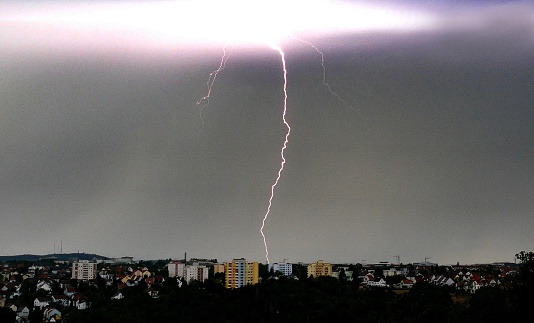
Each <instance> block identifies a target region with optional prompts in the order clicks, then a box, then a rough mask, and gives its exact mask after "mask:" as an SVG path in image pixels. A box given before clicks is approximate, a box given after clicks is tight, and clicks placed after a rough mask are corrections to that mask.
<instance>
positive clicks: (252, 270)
mask: <svg viewBox="0 0 534 323" xmlns="http://www.w3.org/2000/svg"><path fill="white" fill-rule="evenodd" d="M224 276H225V278H226V282H225V287H226V288H240V287H243V286H245V285H254V284H257V283H258V277H259V266H258V263H257V262H248V261H246V260H245V259H244V258H241V259H234V260H233V261H231V262H225V263H224Z"/></svg>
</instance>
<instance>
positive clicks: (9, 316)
mask: <svg viewBox="0 0 534 323" xmlns="http://www.w3.org/2000/svg"><path fill="white" fill-rule="evenodd" d="M16 317H17V314H15V312H13V311H12V310H11V309H10V308H9V307H0V322H15V319H16Z"/></svg>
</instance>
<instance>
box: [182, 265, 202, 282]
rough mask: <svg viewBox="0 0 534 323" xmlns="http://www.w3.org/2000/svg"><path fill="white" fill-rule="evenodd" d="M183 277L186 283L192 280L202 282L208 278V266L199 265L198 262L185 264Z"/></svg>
mask: <svg viewBox="0 0 534 323" xmlns="http://www.w3.org/2000/svg"><path fill="white" fill-rule="evenodd" d="M185 279H186V281H187V282H188V283H189V282H192V281H193V280H196V281H199V282H204V281H205V280H206V279H208V267H206V266H200V265H198V264H194V265H189V266H186V268H185Z"/></svg>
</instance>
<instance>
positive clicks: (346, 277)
mask: <svg viewBox="0 0 534 323" xmlns="http://www.w3.org/2000/svg"><path fill="white" fill-rule="evenodd" d="M521 255H523V256H525V255H526V256H529V257H531V258H532V253H524V252H523V253H522V254H518V257H519V256H521ZM526 256H525V257H526ZM525 257H523V258H521V257H519V259H520V260H522V262H521V261H520V262H519V263H507V262H502V263H490V264H471V265H468V264H456V265H446V266H443V265H439V264H437V263H432V262H428V261H425V262H421V263H410V264H402V263H392V262H378V263H364V264H362V263H357V264H332V263H327V262H324V261H322V260H317V261H315V262H313V263H302V262H298V263H290V262H274V263H270V264H262V263H258V262H252V261H247V260H246V259H244V258H236V259H232V260H228V261H223V262H219V261H217V259H197V258H191V259H187V255H184V258H182V259H167V260H150V261H145V260H134V258H132V257H121V258H113V259H110V258H106V257H102V256H98V255H88V254H79V253H78V254H68V255H63V254H52V255H47V256H41V257H39V256H32V255H23V256H10V257H1V258H0V265H1V272H0V310H1V312H0V313H1V316H0V322H9V321H12V322H67V321H69V322H72V321H80V319H79V318H80V317H83V316H84V312H85V313H87V311H89V310H90V309H91V308H92V307H94V306H96V307H99V306H100V307H102V306H103V304H106V303H111V302H119V303H120V302H121V301H123V300H124V299H127V298H128V297H144V298H146V299H158V298H160V297H165V293H169V290H171V289H172V288H174V289H175V290H179V289H184V288H186V286H197V287H198V288H201V289H205V288H206V286H211V287H210V288H215V289H214V290H218V291H219V292H221V293H222V291H221V290H220V288H223V289H225V290H239V289H243V288H248V287H250V286H255V285H258V284H259V285H262V284H277V283H279V282H282V281H284V282H288V281H294V282H299V281H301V282H302V281H309V282H311V281H316V280H318V279H322V280H326V281H328V280H330V279H334V280H335V281H338V282H339V284H345V285H344V286H351V287H350V288H353V289H354V290H355V291H366V290H380V289H383V290H387V291H389V292H392V291H393V292H394V293H395V294H396V295H402V294H405V293H409V292H410V290H412V289H413V288H414V286H417V285H418V284H419V285H422V284H426V285H431V286H434V287H435V288H437V287H439V288H443V289H444V290H447V291H448V292H449V293H450V295H451V297H452V299H453V301H454V302H460V303H461V302H465V300H468V299H469V297H471V296H472V295H475V294H477V293H478V292H479V291H480V290H481V289H487V288H492V289H495V290H499V291H502V290H504V291H506V290H513V289H514V284H515V283H516V280H517V277H518V275H519V274H520V269H521V264H522V263H525V262H526V261H529V259H530V258H528V257H526V258H525ZM525 259H526V260H525ZM530 260H532V259H530ZM280 284H281V283H280ZM333 284H334V283H333ZM335 284H337V283H335ZM169 286H172V288H170V287H169ZM434 287H433V288H434ZM189 288H191V287H189ZM104 291H105V292H104ZM132 291H135V292H132ZM175 292H176V291H175ZM103 295H105V296H103ZM104 297H105V298H107V299H105V298H104ZM8 310H9V311H8ZM6 319H7V320H6ZM81 321H83V320H81ZM156 321H157V320H156Z"/></svg>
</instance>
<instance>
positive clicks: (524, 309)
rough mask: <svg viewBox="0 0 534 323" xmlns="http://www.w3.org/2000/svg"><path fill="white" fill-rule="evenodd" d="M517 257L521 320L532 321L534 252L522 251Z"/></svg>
mask: <svg viewBox="0 0 534 323" xmlns="http://www.w3.org/2000/svg"><path fill="white" fill-rule="evenodd" d="M515 258H516V259H517V260H519V262H520V266H519V274H518V277H517V281H516V286H515V287H514V289H515V290H516V297H517V306H518V312H519V313H518V314H519V319H520V321H521V322H530V321H532V316H533V315H532V304H534V252H525V251H521V252H520V253H518V254H517V255H515Z"/></svg>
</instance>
